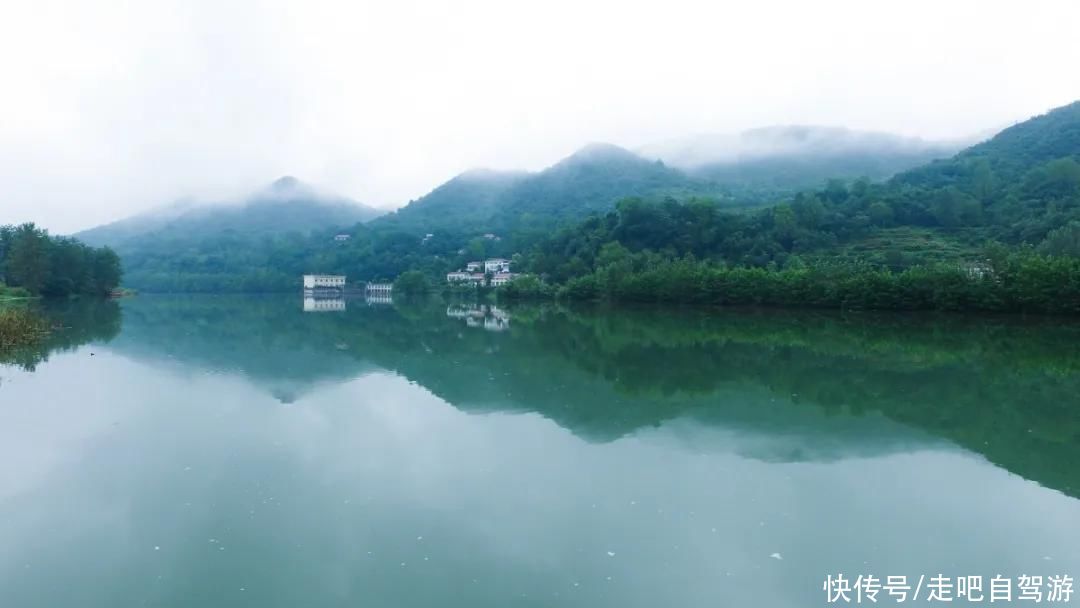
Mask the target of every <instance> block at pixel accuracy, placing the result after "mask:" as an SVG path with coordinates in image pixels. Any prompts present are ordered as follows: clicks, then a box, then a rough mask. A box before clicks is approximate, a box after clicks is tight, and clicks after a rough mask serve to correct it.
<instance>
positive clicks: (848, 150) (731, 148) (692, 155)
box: [639, 125, 972, 201]
mask: <svg viewBox="0 0 1080 608" xmlns="http://www.w3.org/2000/svg"><path fill="white" fill-rule="evenodd" d="M966 143H972V142H967V141H963V140H957V141H927V140H923V139H920V138H915V137H902V136H899V135H893V134H889V133H877V132H866V131H854V130H851V129H845V128H840V127H821V126H806V125H791V126H773V127H764V128H759V129H751V130H748V131H743V132H741V133H735V134H709V135H699V136H694V137H688V138H683V139H676V140H671V141H667V142H660V143H657V144H651V145H648V146H645V147H643V148H642V149H641V150H639V152H640V153H641V154H642V155H643V156H645V157H647V158H657V159H661V160H663V161H664V162H666V163H668V164H670V165H672V166H674V167H678V168H681V169H683V170H685V171H687V172H689V173H690V174H691V175H693V176H695V177H699V178H703V179H706V180H711V181H713V182H716V183H717V184H718V185H719V186H722V187H724V188H726V189H727V190H729V191H730V192H731V194H732V195H733V196H734V197H735V198H741V199H751V200H759V201H769V200H771V199H778V198H786V197H787V196H790V195H791V194H793V193H794V192H796V191H798V190H804V189H808V188H817V187H820V186H822V185H823V184H824V183H825V182H826V180H828V179H832V178H838V179H844V180H853V179H857V178H860V177H865V178H869V179H871V180H875V181H879V180H884V179H888V178H889V177H892V176H893V175H895V174H896V173H899V172H901V171H904V170H907V169H911V168H912V167H916V166H919V165H922V164H924V163H927V162H930V161H931V160H934V159H937V158H945V157H948V156H950V155H952V154H954V153H956V152H957V151H958V150H960V149H961V148H962V147H963V146H964V145H965V144H966Z"/></svg>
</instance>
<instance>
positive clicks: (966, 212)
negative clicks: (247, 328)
mask: <svg viewBox="0 0 1080 608" xmlns="http://www.w3.org/2000/svg"><path fill="white" fill-rule="evenodd" d="M1078 125H1080V103H1077V104H1073V105H1071V106H1067V107H1065V108H1061V109H1059V110H1056V111H1054V112H1052V113H1050V114H1048V115H1047V116H1042V117H1038V118H1035V119H1033V120H1031V121H1029V122H1027V123H1023V124H1021V125H1017V126H1015V127H1012V128H1010V129H1007V130H1005V131H1004V132H1003V133H1002V134H1001V135H999V136H998V137H996V138H994V139H993V140H991V141H990V142H987V143H985V144H980V145H979V146H975V147H973V148H971V149H969V150H967V151H965V152H964V153H962V154H959V155H957V156H956V157H954V158H952V159H950V160H948V161H939V162H935V163H932V164H931V165H928V166H926V167H923V168H920V169H917V170H914V171H911V172H909V173H905V174H901V175H899V176H897V177H896V178H895V179H893V180H891V181H889V182H886V183H883V184H874V183H871V182H869V181H866V180H859V181H856V182H855V183H853V184H850V185H848V184H845V183H843V182H841V181H838V180H832V181H830V182H829V183H828V184H827V186H826V187H825V188H824V189H822V190H819V191H815V192H805V193H800V194H799V195H797V196H796V197H795V199H794V200H793V201H792V202H791V203H785V204H781V205H776V206H774V207H771V208H768V209H762V210H758V211H754V212H750V213H732V212H730V211H727V210H725V209H723V208H721V207H719V206H718V205H716V204H715V203H714V202H712V201H710V200H704V199H694V198H691V199H689V200H687V201H686V202H679V201H676V200H675V199H672V198H668V199H665V200H662V201H650V200H645V199H641V198H628V199H624V200H622V201H620V202H619V203H618V204H617V205H616V208H615V210H614V211H612V212H610V213H607V214H605V215H603V216H594V217H591V218H589V219H587V220H585V221H583V222H582V223H580V224H578V225H577V226H575V227H573V228H569V229H564V230H562V231H560V232H559V233H557V234H555V235H553V236H552V237H550V238H548V239H545V240H544V241H542V242H541V243H540V244H538V245H537V246H536V247H535V248H534V249H533V250H532V251H531V252H530V253H529V255H527V256H526V257H525V261H526V263H525V264H524V269H525V270H529V271H531V272H533V273H536V274H539V275H541V276H542V277H544V278H546V279H548V280H550V281H553V282H555V283H566V287H565V289H564V290H563V292H564V293H566V294H567V295H569V296H571V297H608V298H614V299H634V300H677V301H709V302H758V303H773V304H803V305H816V306H839V307H845V306H857V307H864V308H892V309H923V308H944V309H972V308H974V309H981V310H1044V311H1057V312H1078V311H1080V300H1078V297H1080V296H1078V294H1077V291H1076V285H1077V282H1078V281H1080V267H1078V262H1077V258H1076V257H1075V256H1077V255H1078V254H1080V162H1078V159H1080V128H1077V126H1078ZM995 244H1003V245H1005V246H1009V247H1011V249H1012V251H1013V253H1011V254H1009V253H1007V252H1005V251H1004V250H1003V249H1002V247H1001V246H999V245H995ZM1031 247H1037V252H1038V253H1035V252H1032V251H1030V250H1029V248H1031ZM991 253H992V255H991ZM991 258H992V259H991ZM1025 290H1027V291H1026V292H1025Z"/></svg>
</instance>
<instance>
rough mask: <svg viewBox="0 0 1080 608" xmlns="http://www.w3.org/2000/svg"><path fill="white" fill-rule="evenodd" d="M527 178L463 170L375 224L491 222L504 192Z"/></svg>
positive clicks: (463, 226)
mask: <svg viewBox="0 0 1080 608" xmlns="http://www.w3.org/2000/svg"><path fill="white" fill-rule="evenodd" d="M529 176H530V174H529V173H528V172H525V171H493V170H489V169H473V170H471V171H466V172H465V173H462V174H460V175H458V176H456V177H454V178H453V179H451V180H450V181H448V182H446V183H444V184H442V185H441V186H439V187H438V188H435V189H434V190H432V191H431V192H430V193H428V194H427V195H425V196H423V197H421V198H419V199H417V200H415V201H410V202H409V204H407V205H405V206H404V207H402V208H401V209H398V210H397V211H395V212H393V213H390V214H388V215H386V216H385V217H383V218H381V219H380V220H379V221H378V222H376V224H377V225H393V226H416V227H418V228H423V229H425V230H426V228H427V227H429V226H430V227H431V228H432V229H433V230H434V229H436V228H442V229H446V228H452V229H455V230H465V229H468V228H469V227H472V226H475V225H477V224H479V223H482V222H485V221H487V220H488V219H490V218H491V217H492V216H493V215H494V213H495V210H496V208H497V207H498V206H499V205H500V203H502V201H503V200H504V197H505V196H506V193H507V191H509V190H510V189H512V188H513V187H514V186H516V185H517V184H519V183H521V182H522V181H524V180H526V179H528V178H529Z"/></svg>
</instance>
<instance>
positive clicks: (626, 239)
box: [119, 103, 1080, 293]
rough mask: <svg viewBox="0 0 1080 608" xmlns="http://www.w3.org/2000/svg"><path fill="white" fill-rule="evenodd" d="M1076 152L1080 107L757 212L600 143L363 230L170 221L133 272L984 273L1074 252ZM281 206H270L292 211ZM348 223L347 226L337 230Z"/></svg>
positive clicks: (471, 184)
mask: <svg viewBox="0 0 1080 608" xmlns="http://www.w3.org/2000/svg"><path fill="white" fill-rule="evenodd" d="M899 149H905V148H903V147H902V146H901V147H900V148H899ZM1078 155H1080V103H1077V104H1072V105H1069V106H1066V107H1063V108H1059V109H1057V110H1054V111H1052V112H1050V113H1048V114H1046V115H1044V116H1040V117H1036V118H1033V119H1031V120H1029V121H1026V122H1024V123H1021V124H1018V125H1015V126H1013V127H1011V128H1009V129H1006V130H1005V131H1003V132H1001V133H1000V134H999V135H997V136H996V137H994V138H992V139H991V140H989V141H987V142H984V143H981V144H979V145H976V146H973V147H971V148H969V149H967V150H964V151H962V152H960V153H959V154H956V155H954V156H953V157H951V158H949V159H945V160H938V161H934V162H932V163H929V164H927V165H924V166H922V167H918V168H915V169H912V170H910V171H906V172H903V173H900V174H899V175H897V176H895V177H893V178H892V179H890V180H888V181H886V182H874V181H872V180H870V179H866V178H860V179H856V180H854V181H846V180H841V179H832V180H829V181H828V182H827V183H826V184H825V185H824V186H823V187H821V188H815V189H808V190H804V191H801V192H798V193H796V194H795V195H793V196H791V197H790V198H788V199H786V200H782V201H776V203H778V204H773V205H769V206H757V207H753V206H751V207H744V206H741V205H740V203H739V201H738V200H737V199H736V198H734V197H732V196H731V194H730V192H728V191H725V189H724V188H723V187H721V186H720V185H718V184H717V183H716V182H713V181H709V180H705V179H702V178H700V177H694V176H692V175H689V174H687V173H685V172H683V171H680V170H677V169H674V168H672V167H669V166H667V165H666V164H664V163H662V162H657V161H649V160H646V159H643V158H641V157H639V156H637V155H635V154H633V153H631V152H628V151H626V150H622V149H620V148H617V147H615V146H608V145H592V146H588V147H586V148H584V149H583V150H581V151H579V152H578V153H576V154H574V155H572V156H570V157H568V158H567V159H565V160H563V161H562V162H559V163H557V164H555V165H553V166H552V167H550V168H548V169H546V170H544V171H541V172H538V173H520V172H516V173H515V172H493V171H473V172H468V173H465V174H462V175H460V176H458V177H456V178H454V179H452V180H450V181H449V182H447V183H446V184H443V185H442V186H440V187H439V188H436V189H435V190H434V191H432V192H431V193H429V194H428V195H426V196H424V197H421V198H420V199H418V200H416V201H413V202H411V203H410V204H409V205H407V206H405V207H404V208H402V209H400V210H398V211H397V212H395V213H391V214H388V215H386V216H384V217H381V218H377V219H375V220H373V221H370V222H366V223H364V222H359V223H357V222H346V223H345V225H348V224H352V226H351V227H345V228H343V227H340V225H334V226H329V225H327V226H322V227H312V225H311V224H307V225H305V224H304V223H303V222H304V220H305V218H304V217H301V216H300V215H303V214H300V215H298V216H297V217H293V218H292V219H290V220H289V221H288V222H286V223H287V224H289V226H291V227H293V228H296V229H295V230H294V229H288V230H286V229H284V228H276V227H271V226H268V225H266V224H262V223H260V222H259V220H258V217H257V215H256V216H249V217H247V218H245V219H244V220H243V222H241V223H239V224H229V223H228V222H223V223H220V224H216V225H217V226H219V227H221V226H224V228H223V229H217V230H212V231H204V230H201V229H190V230H187V229H185V230H179V229H170V228H164V229H159V230H156V231H154V232H151V233H148V234H145V235H142V236H140V237H137V238H134V239H128V240H127V241H125V243H124V244H123V245H122V246H120V249H119V250H120V253H121V255H122V256H123V259H124V262H125V267H126V269H127V271H128V277H129V283H130V284H131V285H132V286H134V287H138V288H140V289H145V290H151V291H267V290H288V289H293V288H295V287H296V286H297V285H298V281H299V278H298V277H299V275H300V274H303V273H307V272H332V273H341V274H345V275H347V276H348V277H349V280H350V281H361V280H372V279H393V278H394V277H396V276H398V275H399V274H401V273H403V272H405V271H406V270H420V271H422V272H425V273H427V274H428V275H430V276H432V277H433V278H438V277H439V276H440V275H442V274H443V273H445V272H446V271H448V270H451V269H455V268H458V267H460V266H462V264H463V263H464V262H465V261H467V260H470V259H477V258H482V257H485V256H496V255H497V256H503V257H511V256H515V255H516V256H517V261H518V263H517V265H516V266H515V270H516V271H530V272H532V273H534V274H536V275H539V276H540V277H542V278H543V279H544V280H546V281H547V282H548V283H549V284H562V283H566V282H567V281H570V280H572V279H579V278H582V277H586V276H589V275H591V274H593V273H596V272H598V271H600V270H602V269H603V268H604V267H605V266H606V265H608V264H610V263H611V262H613V260H614V259H617V260H619V261H620V263H622V264H626V263H627V262H626V260H631V261H632V262H631V263H630V264H631V266H630V268H632V269H633V270H634V271H635V272H637V271H642V270H644V269H645V268H647V267H649V266H650V265H652V264H656V263H660V262H664V261H670V260H676V259H677V260H683V259H684V258H686V257H687V256H693V259H694V263H695V264H714V265H715V264H719V265H723V266H727V267H752V268H753V267H756V268H763V269H770V268H771V269H776V270H784V269H798V268H801V267H808V266H812V267H817V266H820V265H821V264H823V263H825V262H828V263H830V264H837V263H843V264H863V265H868V266H866V267H868V268H873V269H876V270H883V271H886V272H901V271H904V270H906V269H909V268H913V267H917V266H927V265H933V264H947V265H949V267H950V268H953V269H954V270H955V269H957V268H967V269H969V270H970V269H972V268H976V269H977V268H981V267H983V266H985V265H986V261H987V255H986V253H985V249H986V247H987V246H988V245H991V244H995V243H996V244H999V245H1001V246H1004V247H1006V250H1010V249H1017V248H1023V247H1030V248H1031V249H1032V250H1033V251H1035V252H1036V253H1038V254H1040V255H1053V256H1067V255H1077V253H1078V250H1080V244H1078V242H1080V211H1078V209H1080V162H1078V161H1080V156H1078ZM868 162H870V161H868ZM763 171H764V169H763ZM268 209H269V208H268ZM280 211H281V210H280V209H273V210H272V212H270V211H268V213H270V214H271V215H273V216H274V217H275V218H277V220H280V218H281V217H285V218H289V217H290V216H289V215H288V213H284V214H282V213H279V212H280ZM186 215H187V214H185V216H186ZM182 217H184V216H182ZM306 219H307V220H309V221H310V220H311V218H306ZM277 220H276V221H277ZM323 220H325V217H324V218H323V219H322V220H319V221H320V222H321V221H323ZM185 221H186V220H185ZM238 221H239V220H238ZM181 225H182V223H178V222H176V221H174V222H172V223H170V224H168V226H171V227H174V228H175V227H178V226H181ZM193 226H197V224H193ZM301 228H308V229H309V230H308V231H307V232H306V233H305V231H304V230H301ZM342 231H344V232H345V233H347V234H349V235H350V238H349V239H348V240H346V241H340V240H335V239H334V238H333V237H334V235H335V234H336V233H338V232H342ZM612 256H614V258H612ZM624 269H625V268H624ZM596 291H597V290H593V292H596ZM603 291H604V289H599V292H603ZM589 292H590V290H584V291H583V293H589Z"/></svg>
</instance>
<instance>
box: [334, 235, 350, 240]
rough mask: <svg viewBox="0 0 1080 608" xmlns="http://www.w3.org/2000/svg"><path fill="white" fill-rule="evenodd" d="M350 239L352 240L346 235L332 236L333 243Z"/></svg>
mask: <svg viewBox="0 0 1080 608" xmlns="http://www.w3.org/2000/svg"><path fill="white" fill-rule="evenodd" d="M350 238H352V236H351V235H348V234H336V235H334V240H335V241H347V240H349V239H350Z"/></svg>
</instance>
